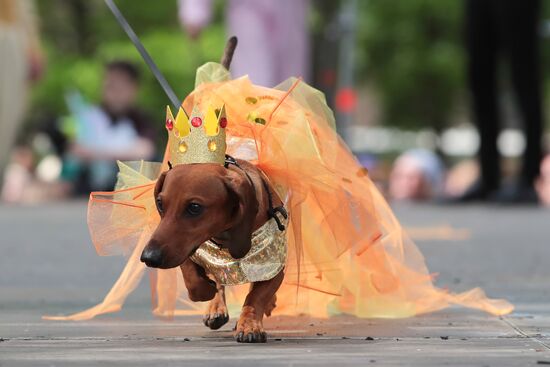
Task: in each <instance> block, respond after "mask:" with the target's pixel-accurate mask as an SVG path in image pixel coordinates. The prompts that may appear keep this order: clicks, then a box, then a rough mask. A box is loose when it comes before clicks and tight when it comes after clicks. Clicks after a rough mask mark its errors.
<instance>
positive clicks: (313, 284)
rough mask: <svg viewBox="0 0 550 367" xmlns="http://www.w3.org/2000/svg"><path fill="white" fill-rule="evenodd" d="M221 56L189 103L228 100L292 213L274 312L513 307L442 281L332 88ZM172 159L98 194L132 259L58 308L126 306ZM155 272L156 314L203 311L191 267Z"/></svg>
mask: <svg viewBox="0 0 550 367" xmlns="http://www.w3.org/2000/svg"><path fill="white" fill-rule="evenodd" d="M216 65H217V64H214V65H213V64H212V63H210V64H207V66H205V67H203V68H200V69H199V71H198V72H197V74H198V75H200V78H201V81H203V82H202V83H201V84H199V85H198V86H197V88H196V89H195V91H194V92H193V93H192V94H190V95H189V96H188V97H187V98H186V99H185V101H184V102H183V108H184V109H185V110H186V111H191V110H192V108H193V106H194V105H198V106H199V107H200V108H206V107H208V105H212V106H221V105H222V104H225V108H226V113H227V119H228V122H229V124H228V127H227V130H226V131H227V135H228V139H227V145H228V150H227V153H228V154H230V155H232V156H234V157H235V158H241V159H246V160H248V161H251V162H252V163H254V164H255V165H256V166H257V167H258V168H260V169H261V170H262V171H263V172H264V173H265V174H266V175H267V177H268V178H269V181H270V183H271V185H272V186H273V187H274V188H275V190H276V191H277V193H278V194H279V196H280V197H281V198H282V199H283V201H284V202H285V206H286V207H287V209H288V210H289V212H291V213H292V215H291V218H290V223H289V228H288V259H287V264H286V268H285V279H284V282H283V285H282V286H281V288H280V289H279V291H278V292H277V308H276V309H275V311H274V314H279V315H281V314H283V315H298V314H307V315H310V316H313V317H328V316H331V315H335V314H341V313H345V314H351V315H355V316H357V317H388V318H399V317H408V316H413V315H417V314H421V313H426V312H432V311H436V310H440V309H443V308H445V307H448V306H449V305H452V304H457V305H462V306H466V307H471V308H476V309H480V310H483V311H486V312H489V313H492V314H495V315H502V314H506V313H509V312H511V311H512V310H513V306H512V305H511V304H510V303H509V302H507V301H505V300H501V299H490V298H487V296H486V295H485V294H484V292H483V291H482V290H481V289H479V288H475V289H473V290H470V291H468V292H464V293H459V294H456V293H451V292H448V291H445V290H443V289H440V288H437V287H435V286H434V285H433V279H432V277H431V275H430V273H429V272H428V269H427V268H426V265H425V261H424V258H423V256H422V254H421V253H420V251H419V250H418V248H417V247H416V245H415V244H414V243H413V242H412V241H411V240H410V239H409V238H408V236H407V235H406V233H405V232H404V231H403V229H402V227H401V225H400V224H399V222H398V221H397V219H396V218H395V216H394V215H393V213H392V211H391V209H390V207H389V206H388V204H387V203H386V201H385V200H384V198H383V197H382V195H381V194H380V193H379V191H378V189H377V188H376V186H375V185H374V183H373V182H372V181H371V180H370V178H369V175H368V171H367V170H366V169H365V168H363V167H362V166H361V165H360V164H359V163H358V162H357V160H356V159H355V157H354V156H353V154H352V153H351V152H350V151H349V149H348V147H347V146H346V145H345V143H344V142H343V141H342V140H341V139H340V137H339V136H338V135H337V133H336V131H335V129H334V126H335V123H334V116H333V114H332V112H331V110H330V109H329V108H328V106H327V104H326V102H325V99H324V96H323V94H322V93H321V92H319V91H317V90H315V89H314V88H312V87H310V86H308V85H307V84H305V83H304V82H301V81H300V80H297V79H289V80H287V81H286V82H284V83H282V84H281V85H280V86H278V87H276V88H274V89H270V88H264V87H260V86H256V85H253V84H252V83H251V82H250V80H249V79H248V78H247V77H243V78H239V79H236V80H227V74H226V73H223V70H220V68H222V67H221V65H217V66H216ZM209 75H210V76H211V77H210V78H209V77H208V76H209ZM168 160H169V153H166V155H165V159H164V164H160V163H148V162H134V163H131V164H121V165H120V168H121V171H120V174H119V182H118V184H117V189H116V190H115V191H113V192H109V193H92V194H91V196H90V202H89V210H88V224H89V228H90V234H91V237H92V241H93V242H94V245H95V246H96V249H97V252H98V253H99V254H101V255H107V254H109V255H110V254H120V253H123V254H126V255H128V256H129V260H128V263H127V265H126V268H125V269H124V271H123V273H122V274H121V277H120V279H119V280H118V281H117V283H116V284H115V286H114V287H113V289H112V290H111V292H110V293H109V294H108V295H107V297H106V298H105V300H104V301H103V303H102V304H100V305H98V306H95V307H94V308H91V309H89V310H86V311H83V312H81V313H78V314H75V315H71V316H67V317H57V319H71V320H83V319H89V318H92V317H94V316H96V315H98V314H101V313H106V312H113V311H118V310H119V309H120V308H121V307H122V304H123V303H124V300H125V298H126V296H127V295H128V294H129V293H130V292H131V291H132V290H133V289H134V288H135V286H136V285H137V284H138V283H139V279H140V278H141V277H142V276H143V274H144V270H145V265H144V264H143V263H141V262H140V261H139V257H140V254H141V251H142V249H143V247H144V246H145V245H146V243H147V240H148V239H149V237H150V236H151V234H152V232H153V231H154V229H155V228H156V225H157V224H158V221H159V217H158V214H157V212H156V209H155V204H154V198H153V186H154V182H155V180H156V178H157V177H158V175H159V174H160V172H161V171H162V170H164V169H166V168H167V167H166V165H165V163H166V162H167V161H168ZM150 274H152V275H151V285H152V295H153V312H154V313H155V314H156V315H159V316H173V315H182V314H197V313H199V314H200V313H202V310H203V308H204V307H205V304H201V303H193V302H190V301H189V300H188V298H187V291H186V289H185V287H184V284H183V279H182V276H181V272H180V269H179V268H176V269H169V270H156V269H151V272H150ZM247 292H248V287H247V286H237V287H230V288H228V289H227V292H226V294H227V301H228V305H229V308H230V310H232V311H233V312H238V310H239V309H240V306H241V305H242V302H243V300H244V297H245V296H246V294H247Z"/></svg>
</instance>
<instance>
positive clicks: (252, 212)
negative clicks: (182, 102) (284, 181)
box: [141, 160, 284, 343]
mask: <svg viewBox="0 0 550 367" xmlns="http://www.w3.org/2000/svg"><path fill="white" fill-rule="evenodd" d="M267 190H269V191H270V192H269V193H268V192H267ZM154 195H155V199H156V202H157V208H158V211H159V213H160V217H161V220H160V223H159V225H158V227H157V229H156V231H155V232H154V233H153V235H152V236H151V240H150V241H149V243H148V244H147V246H146V247H145V249H144V250H143V253H142V255H141V261H143V262H144V263H145V264H147V266H150V267H154V268H161V269H167V268H173V267H176V266H179V267H180V268H181V271H182V273H183V279H184V280H185V285H186V287H187V290H188V292H189V298H190V299H191V300H192V301H209V300H211V302H210V304H209V307H208V310H207V313H206V315H205V318H204V323H205V325H206V326H208V327H210V328H211V329H218V328H220V327H221V326H222V325H224V324H225V323H227V321H228V320H229V315H228V312H227V307H226V304H225V294H224V286H222V285H220V284H216V282H215V281H213V280H212V279H210V278H209V277H208V274H206V271H205V270H204V269H203V268H202V267H200V266H199V265H197V264H196V263H194V262H193V261H191V259H189V257H190V256H191V255H192V254H193V253H194V252H195V251H196V250H197V248H198V247H199V246H200V245H201V244H202V243H203V242H205V241H207V240H210V239H212V240H213V241H214V242H215V243H216V244H218V245H220V246H221V247H222V248H226V249H227V250H228V251H229V253H230V254H231V256H232V257H234V258H236V259H238V258H242V257H243V256H245V255H246V254H247V253H248V251H249V250H250V248H251V239H252V233H253V232H254V231H255V230H256V229H258V228H260V227H261V226H262V225H263V224H264V223H266V221H267V220H268V219H269V217H268V209H269V207H270V203H269V201H270V200H272V201H273V203H272V204H273V205H275V206H280V205H281V204H282V203H281V200H280V199H279V198H278V197H277V196H276V194H275V193H274V191H273V190H272V189H271V188H270V187H269V186H268V185H265V181H263V178H262V173H261V171H259V170H258V169H257V168H256V167H255V166H254V165H252V164H251V163H249V162H246V161H240V160H239V161H237V165H228V166H227V167H224V166H222V165H218V164H209V163H206V164H183V165H178V166H176V167H174V168H173V169H171V170H169V171H167V172H164V173H163V174H162V175H161V176H160V178H159V179H158V181H157V184H156V187H155V194H154ZM270 196H271V199H270ZM283 277H284V273H283V271H281V272H280V273H279V274H277V275H276V276H275V277H274V278H272V279H271V280H268V281H263V282H256V283H252V284H251V288H250V292H249V293H248V295H247V297H246V300H245V302H244V305H243V308H242V312H241V316H240V318H239V320H238V322H237V325H236V328H235V338H236V339H237V341H239V342H249V343H255V342H265V341H266V333H265V331H264V329H263V324H262V320H263V315H264V314H265V315H267V316H269V315H270V314H271V311H272V310H273V309H274V308H275V301H276V297H275V293H276V292H277V290H278V289H279V286H280V285H281V282H282V280H283Z"/></svg>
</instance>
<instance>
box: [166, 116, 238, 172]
mask: <svg viewBox="0 0 550 367" xmlns="http://www.w3.org/2000/svg"><path fill="white" fill-rule="evenodd" d="M226 126H227V117H226V114H225V107H224V106H222V107H221V108H220V109H218V110H215V109H213V108H212V107H211V106H209V107H208V108H207V110H206V111H201V110H200V109H199V108H198V106H195V107H194V108H193V111H192V113H191V116H188V115H187V113H186V112H185V110H184V109H183V108H182V107H180V108H179V110H178V114H177V115H176V118H174V115H173V114H172V111H171V110H170V107H168V106H166V129H167V130H168V146H169V151H170V162H171V163H172V165H177V164H192V163H219V164H224V163H225V150H226V142H225V127H226Z"/></svg>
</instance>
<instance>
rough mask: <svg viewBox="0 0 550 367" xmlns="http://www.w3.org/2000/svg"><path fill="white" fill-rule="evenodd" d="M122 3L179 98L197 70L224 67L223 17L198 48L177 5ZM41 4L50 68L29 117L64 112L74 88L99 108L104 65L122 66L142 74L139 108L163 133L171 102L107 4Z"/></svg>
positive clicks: (93, 0) (90, 0) (53, 0)
mask: <svg viewBox="0 0 550 367" xmlns="http://www.w3.org/2000/svg"><path fill="white" fill-rule="evenodd" d="M116 3H117V5H118V6H119V7H120V9H121V11H122V12H123V14H124V15H125V17H126V18H127V20H128V22H129V23H130V24H131V25H132V27H133V28H134V30H135V31H136V33H137V34H138V36H139V37H140V39H141V41H142V42H143V44H144V45H145V48H146V49H147V50H148V51H149V53H150V54H151V56H152V58H153V60H155V62H156V64H157V65H158V67H159V69H160V70H161V71H162V73H163V74H164V76H165V78H166V79H167V80H168V82H169V83H170V85H171V86H172V88H173V89H174V91H175V92H176V94H177V95H178V97H180V98H184V97H185V96H186V95H187V94H188V93H189V92H190V91H191V90H192V89H193V86H194V80H195V70H196V68H197V67H198V66H199V65H201V64H203V63H204V62H207V61H217V60H219V58H220V56H221V54H222V51H223V47H224V44H225V35H224V30H223V26H222V25H221V22H220V20H219V18H220V17H219V15H218V17H217V19H216V22H215V23H214V25H213V26H211V27H208V28H207V29H206V30H205V32H204V33H203V34H202V36H201V37H200V39H198V40H197V41H192V40H190V39H189V38H188V37H186V35H185V34H184V32H183V31H182V30H181V28H180V25H179V23H178V20H177V9H176V1H173V0H157V1H139V2H136V1H135V0H117V1H116ZM137 3H139V6H138V5H137ZM38 5H39V14H40V18H41V23H42V29H43V32H42V37H43V43H44V46H45V50H46V54H47V59H48V63H47V70H46V73H45V75H44V78H43V79H42V80H41V81H40V82H39V83H38V84H37V85H36V86H35V87H34V88H33V94H32V112H31V114H30V115H31V116H33V119H34V120H39V119H40V116H42V115H54V116H59V115H62V114H64V113H66V112H67V111H66V106H65V100H64V95H65V93H66V92H67V91H70V90H72V89H77V90H78V91H80V92H81V93H82V94H83V95H84V97H85V98H86V99H87V100H89V101H92V102H98V101H99V99H100V94H101V83H102V76H103V71H104V70H103V68H104V65H105V63H107V62H109V61H112V60H115V59H123V60H128V61H131V62H133V63H134V64H135V65H136V66H138V67H139V68H140V70H141V75H142V83H141V84H142V87H141V91H140V96H139V105H140V107H142V108H143V109H144V110H146V111H148V112H149V113H150V114H151V116H153V117H155V118H158V119H159V121H161V122H160V123H159V126H160V127H162V126H163V123H162V122H163V121H164V107H165V106H166V105H167V104H169V100H168V98H167V97H166V96H165V94H164V92H163V91H162V89H161V88H160V86H159V85H158V83H157V82H156V80H155V79H154V77H153V75H152V73H151V72H150V71H149V70H148V68H147V66H146V65H145V63H144V62H143V61H142V59H141V57H140V55H139V54H138V52H137V51H136V50H135V48H134V46H133V45H132V43H131V42H130V41H129V40H128V38H127V36H126V34H125V33H124V31H123V30H122V29H121V28H120V26H119V25H118V23H116V21H115V19H114V18H113V15H112V14H111V13H110V11H109V10H108V9H107V7H106V6H105V5H104V4H103V1H100V0H48V1H39V2H38ZM218 13H219V12H218ZM35 122H36V121H35ZM31 123H32V121H31Z"/></svg>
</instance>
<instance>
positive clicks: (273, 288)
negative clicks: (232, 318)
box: [235, 270, 284, 343]
mask: <svg viewBox="0 0 550 367" xmlns="http://www.w3.org/2000/svg"><path fill="white" fill-rule="evenodd" d="M283 278H284V272H283V271H282V270H281V272H280V273H279V274H277V275H276V276H275V277H274V278H273V279H271V280H267V281H265V282H256V283H253V284H252V287H251V290H250V293H248V295H247V296H246V300H245V301H244V305H243V309H242V311H241V317H240V318H239V321H238V322H237V327H236V328H235V339H236V340H237V341H238V342H240V343H265V342H266V341H267V335H266V333H265V331H264V326H263V318H264V313H265V314H271V311H272V310H273V308H274V307H275V306H274V300H275V298H274V297H275V293H276V292H277V290H278V289H279V287H280V286H281V283H282V282H283Z"/></svg>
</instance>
